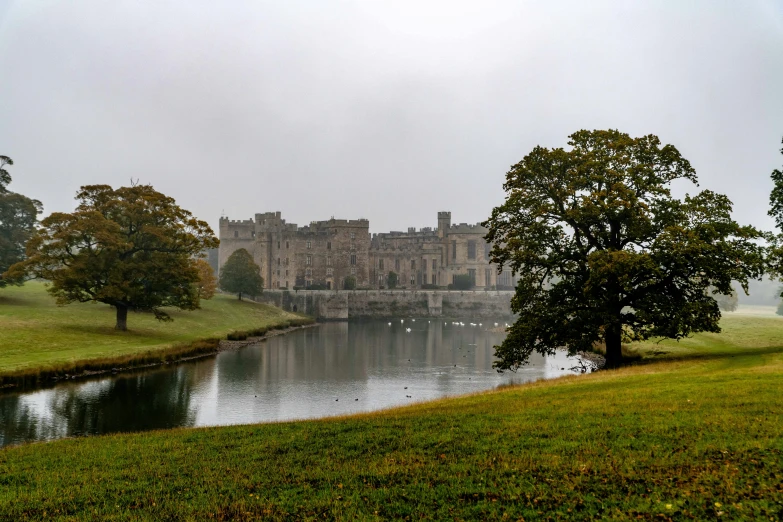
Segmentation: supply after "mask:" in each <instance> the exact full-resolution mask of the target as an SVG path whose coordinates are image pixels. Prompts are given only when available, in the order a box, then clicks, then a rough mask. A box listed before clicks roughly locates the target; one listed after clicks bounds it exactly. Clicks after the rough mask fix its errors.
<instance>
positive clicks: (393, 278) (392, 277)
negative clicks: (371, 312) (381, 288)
mask: <svg viewBox="0 0 783 522" xmlns="http://www.w3.org/2000/svg"><path fill="white" fill-rule="evenodd" d="M386 284H387V285H388V286H389V288H390V289H392V290H393V289H395V288H397V272H393V271H391V272H389V276H388V277H387V278H386Z"/></svg>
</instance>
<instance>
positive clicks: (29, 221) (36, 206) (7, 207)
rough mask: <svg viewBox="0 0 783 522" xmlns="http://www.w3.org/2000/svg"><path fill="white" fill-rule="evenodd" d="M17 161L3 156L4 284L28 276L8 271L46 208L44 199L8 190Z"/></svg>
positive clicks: (0, 273) (0, 237) (0, 233)
mask: <svg viewBox="0 0 783 522" xmlns="http://www.w3.org/2000/svg"><path fill="white" fill-rule="evenodd" d="M13 164H14V162H13V160H12V159H11V158H9V157H8V156H0V288H3V287H5V286H8V285H9V284H21V283H22V281H23V280H24V279H23V277H20V276H19V275H17V276H15V277H12V276H11V274H7V273H5V272H6V270H8V269H9V268H10V267H11V265H13V264H14V263H18V262H19V261H22V260H23V259H24V255H25V245H26V244H27V241H28V240H29V239H30V236H32V235H33V232H34V231H35V223H36V221H37V220H38V214H40V213H41V210H42V206H41V202H40V201H38V200H36V199H30V198H28V197H26V196H23V195H22V194H16V193H14V192H11V191H9V190H8V184H9V183H11V174H10V173H9V172H8V170H7V169H6V166H9V165H13Z"/></svg>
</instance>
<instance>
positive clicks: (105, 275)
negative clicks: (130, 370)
mask: <svg viewBox="0 0 783 522" xmlns="http://www.w3.org/2000/svg"><path fill="white" fill-rule="evenodd" d="M76 199H77V200H78V201H79V205H78V206H77V208H76V211H75V212H73V213H70V214H67V213H59V212H55V213H53V214H52V215H50V216H49V217H47V218H45V219H44V220H43V221H42V222H41V227H40V229H39V230H38V232H37V233H36V234H35V235H34V236H33V237H32V238H31V239H30V241H29V242H28V244H27V256H28V258H27V260H25V261H24V262H22V263H18V264H17V265H14V266H13V267H12V268H11V270H10V271H9V272H12V273H21V272H27V273H29V274H31V275H34V276H35V277H39V278H42V279H46V280H48V281H49V282H50V285H49V288H48V290H49V292H50V293H51V294H52V295H54V296H55V297H57V301H58V303H60V304H67V303H71V302H75V301H79V302H86V301H97V302H100V303H105V304H108V305H111V306H113V307H115V308H116V310H117V323H116V328H117V329H118V330H126V329H127V316H128V311H129V310H132V311H139V312H152V313H154V314H155V316H156V317H157V318H158V319H160V320H170V319H171V318H170V317H169V315H168V314H167V313H166V312H165V311H164V310H162V308H163V307H168V306H171V307H177V308H181V309H184V310H193V309H195V308H198V306H199V293H198V283H199V281H200V277H199V271H198V267H197V265H196V262H195V258H196V257H198V256H199V255H200V254H201V252H202V251H203V250H204V249H207V248H213V247H216V246H217V245H218V240H217V238H215V237H214V233H213V232H212V230H211V229H210V227H209V225H207V224H206V223H205V222H204V221H199V220H197V219H196V218H194V217H193V216H192V215H191V213H190V212H188V211H187V210H184V209H182V208H180V207H179V206H178V205H177V204H176V202H175V201H174V199H172V198H170V197H168V196H166V195H164V194H161V193H160V192H157V191H156V190H155V189H153V188H152V187H151V186H150V185H133V186H130V187H120V188H118V189H116V190H115V189H113V188H112V187H110V186H108V185H90V186H84V187H82V188H81V190H80V191H79V192H78V193H77V195H76Z"/></svg>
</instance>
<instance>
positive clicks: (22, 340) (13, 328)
mask: <svg viewBox="0 0 783 522" xmlns="http://www.w3.org/2000/svg"><path fill="white" fill-rule="evenodd" d="M201 306H202V308H201V309H200V310H195V311H192V312H188V311H182V310H171V311H169V313H170V315H171V317H172V318H173V319H174V321H173V322H169V323H161V322H159V321H157V320H156V319H155V318H154V316H153V315H152V314H130V315H129V316H128V328H129V331H127V332H119V331H117V330H115V329H114V323H115V312H114V309H113V308H111V307H109V306H107V305H104V304H95V303H83V304H82V303H75V304H71V305H67V306H57V305H56V304H55V302H54V299H53V298H52V297H50V296H49V295H48V294H47V293H46V291H45V288H44V285H43V284H42V283H38V282H30V283H27V284H25V285H24V286H22V287H10V288H5V289H2V290H0V375H3V374H13V373H19V372H25V371H29V370H39V369H47V368H57V367H60V366H64V365H68V364H72V363H74V362H77V361H85V360H94V359H112V358H124V357H129V356H136V355H140V354H144V353H147V352H156V351H158V352H160V351H165V350H167V349H170V348H172V347H174V346H178V345H184V344H188V343H192V342H194V341H197V340H200V339H208V338H225V336H226V334H227V333H229V332H231V331H235V330H247V329H257V328H263V327H270V326H275V325H279V324H282V323H286V322H287V321H296V320H300V319H301V316H299V315H297V314H290V313H287V312H283V311H282V310H279V309H277V308H274V307H271V306H267V305H262V304H258V303H252V302H248V301H241V302H240V301H239V300H237V299H236V298H234V297H231V296H227V295H216V296H215V297H213V298H212V299H210V300H209V301H202V304H201Z"/></svg>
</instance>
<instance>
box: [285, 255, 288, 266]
mask: <svg viewBox="0 0 783 522" xmlns="http://www.w3.org/2000/svg"><path fill="white" fill-rule="evenodd" d="M285 266H288V258H287V257H286V258H285Z"/></svg>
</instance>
